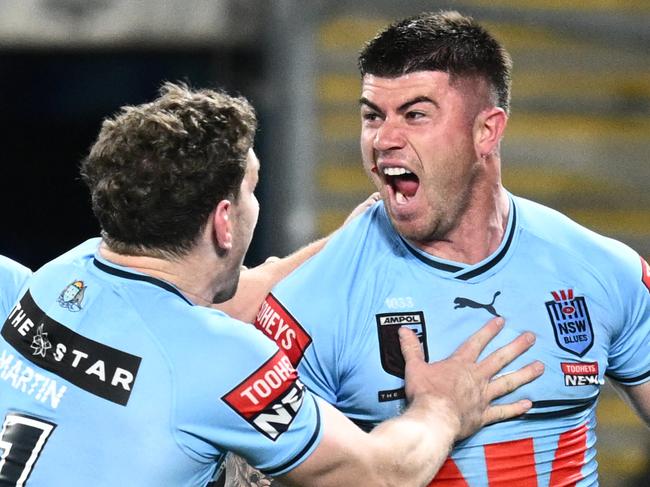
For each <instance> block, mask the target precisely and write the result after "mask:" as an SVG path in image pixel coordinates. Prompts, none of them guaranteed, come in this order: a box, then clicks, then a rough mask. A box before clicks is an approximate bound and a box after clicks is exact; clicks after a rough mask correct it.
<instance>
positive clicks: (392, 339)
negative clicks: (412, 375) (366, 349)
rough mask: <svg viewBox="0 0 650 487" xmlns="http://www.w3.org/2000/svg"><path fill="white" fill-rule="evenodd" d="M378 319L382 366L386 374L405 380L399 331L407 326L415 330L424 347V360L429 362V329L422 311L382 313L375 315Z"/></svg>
mask: <svg viewBox="0 0 650 487" xmlns="http://www.w3.org/2000/svg"><path fill="white" fill-rule="evenodd" d="M375 317H376V319H377V336H378V337H379V352H380V354H381V366H382V367H383V368H384V370H385V371H386V372H388V373H389V374H391V375H394V376H396V377H400V378H402V379H403V378H404V357H403V356H402V350H401V349H400V345H399V335H398V334H397V330H399V328H400V327H401V326H406V327H408V328H410V329H411V330H413V331H414V332H415V333H416V335H417V336H418V338H419V339H420V343H421V344H422V346H423V347H424V360H425V361H429V350H428V349H427V329H426V325H425V323H424V313H423V312H422V311H412V312H406V313H382V314H378V315H375Z"/></svg>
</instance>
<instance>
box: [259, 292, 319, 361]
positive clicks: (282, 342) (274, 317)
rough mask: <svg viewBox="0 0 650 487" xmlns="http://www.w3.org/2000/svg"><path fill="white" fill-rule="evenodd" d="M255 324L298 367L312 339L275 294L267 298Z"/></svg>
mask: <svg viewBox="0 0 650 487" xmlns="http://www.w3.org/2000/svg"><path fill="white" fill-rule="evenodd" d="M253 324H254V325H255V327H256V328H257V329H259V330H261V331H262V333H264V334H265V335H266V336H268V337H269V338H270V339H271V340H273V341H274V342H275V343H277V344H278V347H280V348H281V349H282V350H283V351H284V353H285V354H286V355H287V357H289V360H291V363H292V364H293V366H294V367H297V366H298V363H299V362H300V360H301V359H302V357H303V355H304V354H305V350H306V349H307V347H308V346H309V345H310V344H311V337H310V336H309V335H308V334H307V332H306V331H305V329H304V328H303V327H302V326H300V323H298V321H297V320H296V319H295V318H294V317H293V316H292V315H291V313H289V311H288V310H287V309H286V308H285V307H284V306H282V304H281V303H280V301H278V300H277V298H276V297H275V296H273V294H269V295H268V296H267V297H266V299H265V300H264V303H262V306H261V308H260V310H259V312H258V313H257V317H256V318H255V323H253Z"/></svg>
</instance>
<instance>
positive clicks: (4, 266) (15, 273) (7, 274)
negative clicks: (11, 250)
mask: <svg viewBox="0 0 650 487" xmlns="http://www.w3.org/2000/svg"><path fill="white" fill-rule="evenodd" d="M31 275H32V271H30V270H29V269H28V268H27V267H25V266H24V265H22V264H19V263H18V262H16V261H15V260H11V259H9V258H8V257H5V256H4V255H0V279H1V280H2V285H3V287H4V286H5V285H6V283H18V284H19V285H22V284H23V283H24V282H25V281H26V280H27V279H28V278H29V276H31Z"/></svg>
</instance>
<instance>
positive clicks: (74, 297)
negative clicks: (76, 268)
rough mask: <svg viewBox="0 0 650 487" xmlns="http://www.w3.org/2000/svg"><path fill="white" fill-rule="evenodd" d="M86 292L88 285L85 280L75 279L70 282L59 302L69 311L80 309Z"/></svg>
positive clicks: (58, 299) (60, 295) (62, 292)
mask: <svg viewBox="0 0 650 487" xmlns="http://www.w3.org/2000/svg"><path fill="white" fill-rule="evenodd" d="M85 292H86V286H85V285H84V282H83V281H74V282H72V283H70V284H68V285H67V286H66V287H65V289H64V290H63V291H61V294H59V297H58V298H57V302H58V303H59V304H60V305H61V306H62V307H64V308H65V309H67V310H69V311H74V312H76V311H80V310H81V302H82V301H83V299H84V293H85Z"/></svg>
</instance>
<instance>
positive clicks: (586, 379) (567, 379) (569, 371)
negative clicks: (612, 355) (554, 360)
mask: <svg viewBox="0 0 650 487" xmlns="http://www.w3.org/2000/svg"><path fill="white" fill-rule="evenodd" d="M560 365H561V366H562V372H564V385H565V386H589V385H599V384H600V382H599V380H598V362H575V363H572V362H562V363H561V364H560Z"/></svg>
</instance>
